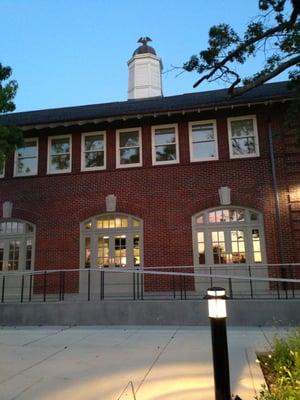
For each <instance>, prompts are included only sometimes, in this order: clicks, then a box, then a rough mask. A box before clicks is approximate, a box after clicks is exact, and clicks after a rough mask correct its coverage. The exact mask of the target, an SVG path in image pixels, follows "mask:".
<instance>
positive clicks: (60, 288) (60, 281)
mask: <svg viewBox="0 0 300 400" xmlns="http://www.w3.org/2000/svg"><path fill="white" fill-rule="evenodd" d="M61 298H62V271H59V298H58V299H59V301H61Z"/></svg>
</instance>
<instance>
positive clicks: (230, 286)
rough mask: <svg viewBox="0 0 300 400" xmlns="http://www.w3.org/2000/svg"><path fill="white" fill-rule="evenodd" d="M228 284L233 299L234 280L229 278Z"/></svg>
mask: <svg viewBox="0 0 300 400" xmlns="http://www.w3.org/2000/svg"><path fill="white" fill-rule="evenodd" d="M228 283H229V296H230V298H231V299H233V291H232V280H231V278H228Z"/></svg>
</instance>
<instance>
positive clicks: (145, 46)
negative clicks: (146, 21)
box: [132, 36, 156, 57]
mask: <svg viewBox="0 0 300 400" xmlns="http://www.w3.org/2000/svg"><path fill="white" fill-rule="evenodd" d="M137 42H138V43H141V45H140V46H139V47H138V48H137V49H136V50H135V51H134V52H133V54H132V57H134V56H136V55H137V54H147V53H150V54H154V55H155V56H156V51H155V50H154V48H153V47H151V46H148V44H147V43H148V42H152V40H151V39H150V38H149V37H148V36H146V37H141V38H139V40H138V41H137Z"/></svg>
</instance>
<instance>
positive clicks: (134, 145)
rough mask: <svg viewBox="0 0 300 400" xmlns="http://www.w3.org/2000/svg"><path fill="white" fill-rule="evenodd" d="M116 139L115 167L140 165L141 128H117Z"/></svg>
mask: <svg viewBox="0 0 300 400" xmlns="http://www.w3.org/2000/svg"><path fill="white" fill-rule="evenodd" d="M116 141H117V146H116V148H117V168H124V167H139V166H141V165H142V154H141V128H133V129H120V130H117V132H116Z"/></svg>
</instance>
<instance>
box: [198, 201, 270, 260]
mask: <svg viewBox="0 0 300 400" xmlns="http://www.w3.org/2000/svg"><path fill="white" fill-rule="evenodd" d="M192 224H193V242H194V263H195V265H205V264H208V265H212V264H246V263H247V264H261V263H263V262H265V246H264V232H263V220H262V215H261V214H260V213H259V212H257V211H255V210H251V209H246V208H240V207H232V206H230V207H224V208H213V209H209V210H206V211H203V212H201V213H199V214H196V215H195V216H193V218H192Z"/></svg>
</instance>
